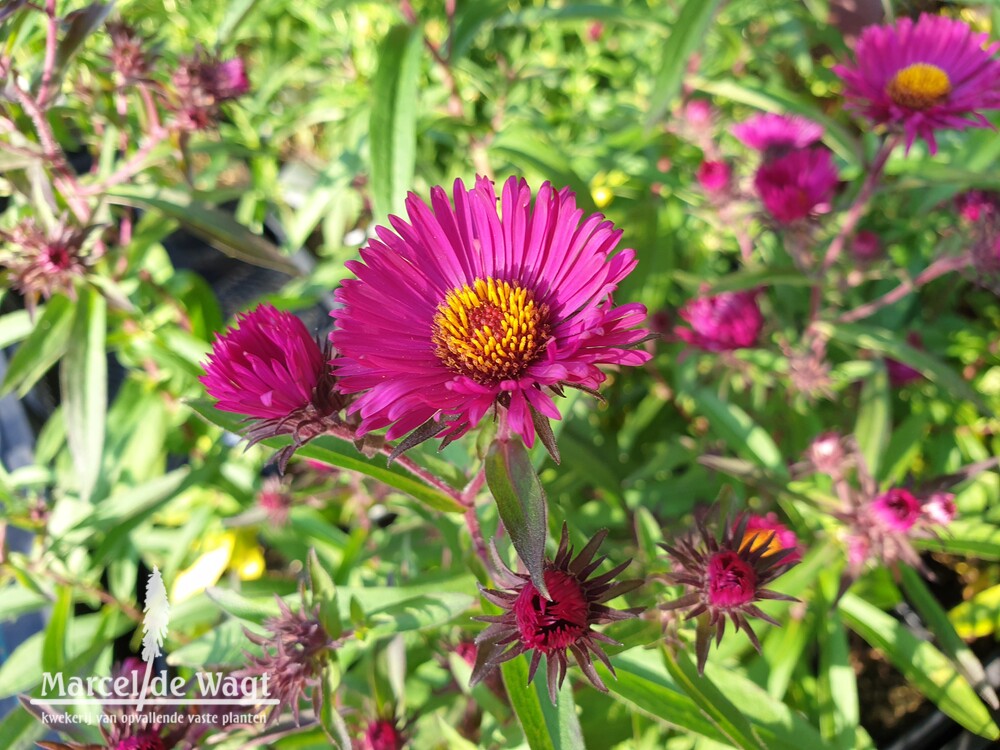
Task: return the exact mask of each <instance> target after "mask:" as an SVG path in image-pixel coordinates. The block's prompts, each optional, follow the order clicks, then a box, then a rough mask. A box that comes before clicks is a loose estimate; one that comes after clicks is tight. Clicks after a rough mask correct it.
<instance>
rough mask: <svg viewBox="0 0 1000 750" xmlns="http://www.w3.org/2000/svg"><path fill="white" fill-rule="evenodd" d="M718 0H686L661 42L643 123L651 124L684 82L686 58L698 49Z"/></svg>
mask: <svg viewBox="0 0 1000 750" xmlns="http://www.w3.org/2000/svg"><path fill="white" fill-rule="evenodd" d="M719 5H720V0H686V2H685V3H684V7H683V8H682V9H681V12H680V16H678V18H677V22H676V23H675V24H674V25H673V28H672V29H671V31H670V37H669V38H668V39H667V41H666V43H665V44H664V45H663V57H662V58H661V61H660V70H659V73H657V75H656V81H655V83H654V84H653V96H652V100H651V101H650V105H649V110H650V111H649V116H648V117H647V119H646V125H647V126H652V125H654V124H656V122H657V121H658V120H659V119H660V118H661V117H662V116H663V115H664V113H666V112H667V110H668V109H669V108H670V105H671V104H672V103H673V101H674V99H675V98H676V96H677V94H678V93H679V92H680V90H681V84H682V83H683V82H684V74H685V73H686V72H687V66H688V60H690V59H691V55H693V54H694V53H695V52H697V51H698V49H699V48H700V47H701V45H702V42H703V41H704V39H705V35H706V34H707V33H708V27H709V25H710V24H711V23H712V18H713V17H714V16H715V11H716V9H717V8H718V7H719Z"/></svg>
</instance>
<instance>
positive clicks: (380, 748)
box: [362, 719, 406, 750]
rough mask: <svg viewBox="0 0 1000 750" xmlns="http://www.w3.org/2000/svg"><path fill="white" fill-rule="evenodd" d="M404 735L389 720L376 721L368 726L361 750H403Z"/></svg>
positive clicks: (404, 744) (404, 743)
mask: <svg viewBox="0 0 1000 750" xmlns="http://www.w3.org/2000/svg"><path fill="white" fill-rule="evenodd" d="M404 747H406V735H404V734H403V732H402V730H401V729H400V728H399V727H398V726H396V722H394V721H390V720H389V719H378V720H376V721H373V722H371V723H369V724H368V726H367V727H366V728H365V736H364V739H363V740H362V748H363V750H403V748H404Z"/></svg>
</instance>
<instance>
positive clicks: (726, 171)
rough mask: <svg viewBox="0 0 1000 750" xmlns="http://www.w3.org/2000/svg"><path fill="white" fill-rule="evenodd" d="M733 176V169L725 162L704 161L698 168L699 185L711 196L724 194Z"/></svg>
mask: <svg viewBox="0 0 1000 750" xmlns="http://www.w3.org/2000/svg"><path fill="white" fill-rule="evenodd" d="M732 176H733V171H732V169H731V168H730V167H729V164H727V163H726V162H724V161H703V162H702V163H701V166H699V167H698V174H697V177H698V184H699V185H701V187H702V190H704V191H705V192H706V193H708V194H709V195H718V194H719V193H722V192H724V191H725V190H726V188H728V187H729V181H730V180H731V179H732Z"/></svg>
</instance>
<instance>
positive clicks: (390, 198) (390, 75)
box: [370, 25, 422, 218]
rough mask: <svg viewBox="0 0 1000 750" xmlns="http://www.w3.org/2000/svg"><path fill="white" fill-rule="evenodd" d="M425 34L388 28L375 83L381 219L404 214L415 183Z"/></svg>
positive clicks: (374, 152)
mask: <svg viewBox="0 0 1000 750" xmlns="http://www.w3.org/2000/svg"><path fill="white" fill-rule="evenodd" d="M421 41H422V36H421V33H420V30H419V29H417V28H415V27H412V26H406V25H400V26H396V27H394V28H392V29H390V30H389V33H388V34H386V37H385V39H383V40H382V46H381V47H380V48H379V63H378V70H377V71H376V73H375V80H374V82H373V83H372V94H373V96H374V101H373V102H372V109H371V123H370V132H371V162H372V194H373V197H374V199H375V209H376V211H377V213H378V216H379V217H382V218H384V217H385V216H386V215H387V214H390V213H402V208H403V197H404V196H405V194H406V191H407V190H408V189H409V188H410V185H411V184H412V183H413V173H414V170H415V168H416V158H417V157H416V145H417V114H416V112H417V110H416V101H417V73H418V72H419V69H420V50H421Z"/></svg>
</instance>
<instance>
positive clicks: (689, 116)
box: [684, 99, 712, 129]
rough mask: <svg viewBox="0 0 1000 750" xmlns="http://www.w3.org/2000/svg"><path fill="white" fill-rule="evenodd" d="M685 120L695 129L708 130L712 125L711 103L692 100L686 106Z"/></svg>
mask: <svg viewBox="0 0 1000 750" xmlns="http://www.w3.org/2000/svg"><path fill="white" fill-rule="evenodd" d="M684 119H685V120H687V123H688V125H691V126H692V127H694V128H698V129H704V128H707V127H708V126H710V125H711V124H712V104H711V102H709V101H707V100H706V99H691V100H690V101H689V102H688V103H687V104H685V105H684Z"/></svg>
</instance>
